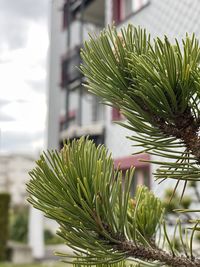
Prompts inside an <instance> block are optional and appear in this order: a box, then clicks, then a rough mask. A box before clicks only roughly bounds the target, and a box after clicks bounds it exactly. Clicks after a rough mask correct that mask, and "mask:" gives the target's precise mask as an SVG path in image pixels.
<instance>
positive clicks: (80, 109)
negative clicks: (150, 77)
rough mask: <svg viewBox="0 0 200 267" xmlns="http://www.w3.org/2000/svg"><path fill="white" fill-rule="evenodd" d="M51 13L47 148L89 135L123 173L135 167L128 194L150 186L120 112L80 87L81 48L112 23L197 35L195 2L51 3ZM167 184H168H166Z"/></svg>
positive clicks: (97, 0) (153, 32) (76, 0)
mask: <svg viewBox="0 0 200 267" xmlns="http://www.w3.org/2000/svg"><path fill="white" fill-rule="evenodd" d="M51 8H52V10H51V39H50V69H49V114H48V147H49V148H59V147H61V145H62V142H63V139H73V138H79V137H80V136H82V135H89V136H90V137H91V138H92V139H93V140H94V141H95V142H96V144H99V143H104V144H105V145H106V146H107V147H108V149H109V150H110V151H111V152H112V154H113V157H114V159H115V164H116V166H117V164H120V166H121V168H122V170H123V171H125V170H126V169H127V168H128V167H130V166H131V165H134V166H136V173H135V179H134V184H133V186H132V191H133V192H134V188H135V186H136V184H146V185H148V186H150V187H154V189H155V191H156V192H157V194H158V195H160V194H161V193H160V192H159V190H157V189H156V185H155V184H154V183H153V179H152V177H151V173H152V172H153V171H154V167H153V166H151V165H150V164H149V163H148V162H141V161H139V158H143V159H145V160H148V159H149V158H150V157H149V155H146V154H142V155H139V156H131V154H132V153H133V152H135V151H136V150H135V148H134V147H133V146H132V145H133V142H132V141H130V140H129V139H127V138H126V136H131V135H132V133H131V132H130V131H128V130H127V129H124V128H122V127H120V126H118V125H117V124H115V123H114V121H116V120H121V119H123V118H122V117H121V115H120V113H119V111H117V110H115V109H111V108H110V107H107V106H102V105H101V104H99V99H97V98H96V97H95V96H93V95H91V94H90V93H88V92H87V91H86V89H84V88H83V86H82V83H84V77H83V76H82V75H81V73H80V72H79V71H78V69H77V66H79V65H80V63H81V58H80V55H79V52H80V49H81V47H82V46H83V43H84V41H85V40H87V39H88V38H89V37H88V32H89V33H91V34H93V33H96V34H98V32H99V31H100V30H101V29H103V28H104V27H105V26H106V25H108V24H112V23H113V21H114V22H115V25H116V26H117V28H118V29H120V28H121V27H124V26H126V25H128V24H129V23H132V24H134V25H135V26H137V25H140V26H141V27H144V28H146V29H147V31H148V32H150V33H151V35H152V37H156V36H159V37H162V36H164V35H167V36H169V38H170V39H173V38H175V37H176V38H178V39H181V38H182V37H184V36H185V33H186V32H188V33H193V32H195V33H196V34H197V36H198V35H199V33H200V27H199V26H200V19H199V14H200V2H199V1H198V0H193V1H192V0H184V1H179V0H162V1H160V0H151V1H150V0H82V1H81V0H54V1H52V7H51ZM170 182H171V181H170Z"/></svg>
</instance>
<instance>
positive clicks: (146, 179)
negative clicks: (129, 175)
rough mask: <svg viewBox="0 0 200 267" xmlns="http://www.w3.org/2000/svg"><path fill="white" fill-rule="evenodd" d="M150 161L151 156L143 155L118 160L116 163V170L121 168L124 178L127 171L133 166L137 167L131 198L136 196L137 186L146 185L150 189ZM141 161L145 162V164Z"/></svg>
mask: <svg viewBox="0 0 200 267" xmlns="http://www.w3.org/2000/svg"><path fill="white" fill-rule="evenodd" d="M149 159H150V156H149V155H148V154H145V153H143V154H139V155H136V156H127V157H123V158H118V159H115V161H114V163H115V168H117V167H118V166H119V168H120V169H121V170H122V172H123V174H124V177H125V172H126V170H127V169H129V168H130V167H131V166H134V167H135V172H134V176H133V179H132V183H131V189H130V195H131V196H134V194H135V190H136V187H137V185H146V186H147V187H149V188H150V187H151V176H150V163H149V162H148V160H149ZM141 160H145V161H144V162H143V161H141ZM146 161H147V162H146Z"/></svg>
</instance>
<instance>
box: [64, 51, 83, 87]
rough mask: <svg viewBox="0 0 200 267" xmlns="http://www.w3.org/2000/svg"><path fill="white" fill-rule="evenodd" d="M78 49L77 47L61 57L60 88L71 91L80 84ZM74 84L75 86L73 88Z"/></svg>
mask: <svg viewBox="0 0 200 267" xmlns="http://www.w3.org/2000/svg"><path fill="white" fill-rule="evenodd" d="M80 62H81V58H80V47H79V46H77V47H75V48H74V49H73V50H70V51H68V53H67V54H66V55H65V56H63V57H62V60H61V83H60V85H61V88H68V89H71V90H72V89H73V88H74V87H75V88H76V87H78V86H80V84H81V78H82V77H83V75H82V73H81V72H80V71H79V70H78V66H79V65H80ZM74 83H75V84H76V86H74Z"/></svg>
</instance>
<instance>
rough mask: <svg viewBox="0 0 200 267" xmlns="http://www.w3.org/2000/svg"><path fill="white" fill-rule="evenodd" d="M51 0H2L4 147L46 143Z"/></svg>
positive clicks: (0, 146) (24, 148)
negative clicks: (47, 68) (49, 7)
mask: <svg viewBox="0 0 200 267" xmlns="http://www.w3.org/2000/svg"><path fill="white" fill-rule="evenodd" d="M49 3H50V0H34V1H33V0H13V1H12V0H11V1H10V0H0V33H1V34H0V75H1V79H0V88H2V90H1V95H0V131H1V134H0V152H2V151H4V152H25V153H27V152H30V153H35V152H36V151H38V150H40V149H41V148H42V147H43V146H44V132H45V126H46V120H45V116H46V95H45V91H46V90H45V89H46V54H47V48H48V42H49V41H48V31H47V17H48V6H49Z"/></svg>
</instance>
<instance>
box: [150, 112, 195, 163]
mask: <svg viewBox="0 0 200 267" xmlns="http://www.w3.org/2000/svg"><path fill="white" fill-rule="evenodd" d="M153 120H154V123H155V124H156V125H157V126H158V127H159V129H160V130H161V131H162V132H163V133H164V134H166V135H168V136H174V137H176V138H178V139H181V140H182V141H183V142H184V144H185V146H186V148H187V149H188V151H191V153H192V154H193V155H194V156H195V157H196V158H197V161H198V163H199V164H200V138H199V136H198V130H199V122H196V121H195V120H194V118H193V116H192V114H191V111H190V109H189V108H188V109H186V110H185V112H184V113H183V114H180V115H177V116H176V117H175V118H174V120H173V122H167V121H165V120H164V119H163V118H160V117H158V116H153Z"/></svg>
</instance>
